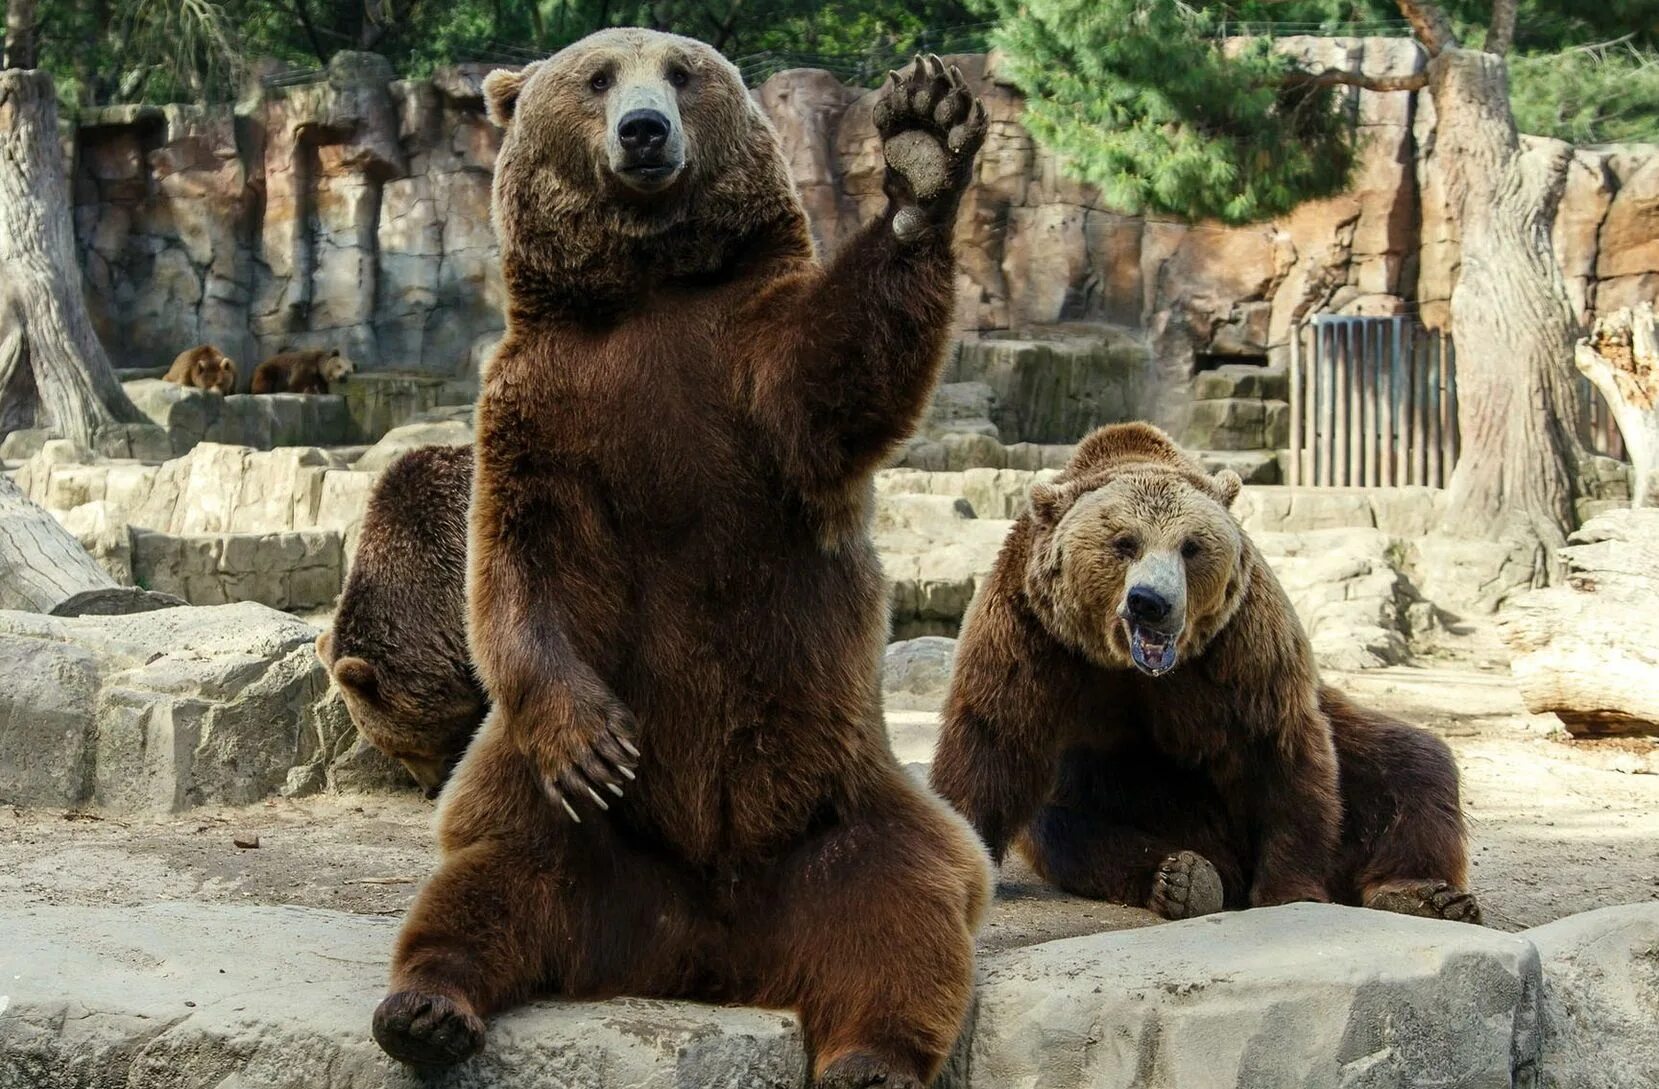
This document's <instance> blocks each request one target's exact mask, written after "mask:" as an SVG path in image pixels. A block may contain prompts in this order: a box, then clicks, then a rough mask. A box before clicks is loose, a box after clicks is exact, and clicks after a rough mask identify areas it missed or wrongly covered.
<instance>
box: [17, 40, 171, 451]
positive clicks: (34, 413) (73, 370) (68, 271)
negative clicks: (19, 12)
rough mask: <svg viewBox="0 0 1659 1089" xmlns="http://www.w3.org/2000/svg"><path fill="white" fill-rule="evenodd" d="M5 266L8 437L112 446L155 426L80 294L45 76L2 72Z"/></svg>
mask: <svg viewBox="0 0 1659 1089" xmlns="http://www.w3.org/2000/svg"><path fill="white" fill-rule="evenodd" d="M0 268H4V270H5V273H4V277H5V278H4V280H3V281H0V395H3V397H4V401H3V403H0V438H3V437H4V436H5V435H6V434H8V433H9V432H11V431H13V430H16V429H18V428H20V427H39V428H50V429H51V430H53V431H55V432H56V433H57V434H58V435H60V436H62V437H63V438H66V439H72V440H74V441H75V442H76V443H78V444H80V445H82V446H85V447H88V448H93V449H96V448H100V447H101V446H102V447H105V448H107V447H110V446H111V445H117V446H118V445H119V444H118V443H113V444H112V442H111V441H110V439H111V435H110V434H106V435H105V438H104V441H103V442H100V440H99V433H100V432H109V433H112V434H113V433H116V432H119V431H120V430H122V428H121V425H124V424H145V423H148V421H147V420H146V418H145V417H144V415H143V414H142V413H140V412H139V410H138V409H137V408H136V407H134V405H133V403H132V402H131V401H130V400H128V399H127V395H126V392H125V391H124V390H122V388H121V383H120V382H118V381H117V380H116V378H115V372H114V371H113V370H112V369H111V368H110V364H109V357H108V356H107V355H106V354H105V353H104V347H103V345H102V344H100V343H99V342H98V337H97V335H96V334H95V333H94V332H93V331H92V319H91V317H90V316H89V315H88V314H87V310H86V299H85V297H84V296H83V295H82V294H81V278H80V265H79V263H78V261H77V260H76V255H75V238H74V234H73V232H72V230H71V228H70V224H69V186H68V182H67V181H66V180H65V178H64V171H63V152H62V149H61V148H60V147H59V144H58V110H57V99H56V96H55V95H54V93H53V89H52V80H51V77H49V76H48V75H47V74H46V73H45V72H40V71H22V70H18V69H7V70H5V71H0ZM116 437H117V438H119V437H120V436H119V435H117V436H116ZM111 452H117V451H114V450H112V451H111Z"/></svg>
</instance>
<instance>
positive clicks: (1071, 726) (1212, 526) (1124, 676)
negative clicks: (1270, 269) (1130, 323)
mask: <svg viewBox="0 0 1659 1089" xmlns="http://www.w3.org/2000/svg"><path fill="white" fill-rule="evenodd" d="M1238 490H1239V478H1238V476H1237V475H1236V474H1234V473H1232V472H1228V471H1223V472H1221V473H1218V474H1217V475H1215V476H1213V477H1212V476H1208V475H1206V474H1205V473H1204V471H1203V470H1202V468H1201V467H1200V466H1199V465H1198V463H1197V462H1196V461H1194V460H1193V459H1192V458H1190V457H1189V456H1187V455H1186V454H1185V453H1183V452H1182V451H1181V450H1180V449H1179V448H1177V447H1176V445H1175V444H1174V443H1173V442H1171V441H1170V439H1169V438H1168V436H1166V435H1165V434H1164V433H1163V432H1161V431H1159V430H1158V429H1156V428H1154V427H1150V426H1148V425H1146V424H1121V425H1117V426H1114V427H1106V428H1102V429H1101V430H1098V431H1096V432H1094V433H1093V434H1092V435H1090V436H1089V437H1088V438H1087V439H1085V440H1084V441H1083V442H1082V443H1081V444H1080V445H1079V446H1078V449H1077V452H1076V454H1075V455H1074V456H1073V458H1072V460H1071V462H1070V464H1069V465H1068V466H1067V467H1066V469H1065V471H1064V472H1063V473H1061V475H1060V476H1059V477H1058V478H1057V479H1056V480H1055V481H1054V482H1053V483H1052V484H1039V485H1036V486H1034V487H1033V488H1032V490H1031V510H1030V511H1029V512H1028V513H1027V514H1025V515H1024V516H1022V517H1021V518H1020V519H1019V520H1018V521H1017V522H1015V523H1014V526H1013V528H1012V529H1011V530H1010V531H1009V534H1008V540H1007V543H1006V544H1005V545H1004V546H1003V549H1002V552H1001V554H1000V555H999V556H998V557H997V563H996V567H995V569H994V571H993V572H992V574H991V577H990V579H989V580H988V582H987V583H986V585H985V588H984V589H983V590H982V591H981V592H980V595H979V597H978V598H977V599H976V601H975V602H974V604H973V606H972V608H971V609H970V611H969V615H968V618H967V620H966V623H965V625H964V627H963V632H962V638H961V642H960V643H959V644H958V648H957V659H956V669H955V673H954V676H953V677H952V681H951V688H950V693H949V696H948V698H947V701H946V708H945V718H944V730H943V733H942V736H941V738H940V743H939V750H938V753H937V755H936V758H935V761H934V764H933V785H934V787H935V788H936V789H937V790H938V791H939V792H940V793H941V794H943V795H944V796H945V797H946V798H947V799H949V800H950V801H951V802H952V803H953V804H954V805H955V806H956V807H957V809H958V810H960V811H961V812H962V813H963V814H964V815H965V816H967V818H968V819H969V820H970V821H972V822H973V824H974V826H975V827H976V828H978V830H979V833H980V835H981V836H982V837H983V838H984V840H985V842H986V844H987V845H988V846H989V847H990V849H991V853H992V854H993V856H995V857H996V858H997V859H998V860H999V861H1000V860H1001V858H1002V856H1003V854H1004V852H1005V851H1006V849H1007V847H1008V845H1009V843H1010V842H1011V841H1013V842H1016V843H1017V846H1018V847H1019V849H1020V851H1021V853H1022V854H1024V855H1025V856H1026V857H1027V859H1028V860H1029V861H1030V862H1031V864H1032V866H1033V867H1034V868H1035V869H1036V870H1037V871H1038V873H1040V874H1041V875H1042V876H1043V877H1044V878H1046V879H1047V880H1049V881H1052V882H1053V883H1054V884H1056V885H1058V886H1060V887H1061V888H1063V889H1066V890H1067V891H1069V892H1073V893H1076V894H1078V895H1081V896H1089V897H1095V898H1099V899H1107V900H1115V901H1118V902H1121V903H1126V904H1144V905H1146V906H1147V907H1149V908H1151V909H1152V910H1153V911H1156V912H1158V913H1159V914H1162V915H1164V916H1166V917H1168V918H1172V919H1179V918H1186V917H1188V916H1192V915H1202V914H1206V913H1208V912H1212V911H1218V910H1220V909H1221V908H1222V907H1224V906H1225V907H1230V908H1239V907H1247V906H1259V905H1264V904H1282V903H1286V902H1288V901H1293V900H1331V899H1335V900H1337V901H1340V902H1342V903H1347V904H1364V905H1367V906H1370V907H1378V908H1386V909H1390V910H1394V911H1402V912H1406V913H1408V914H1415V915H1430V916H1435V917H1443V918H1449V919H1468V920H1471V921H1478V919H1479V911H1478V908H1477V907H1476V904H1475V901H1474V899H1473V897H1471V896H1470V895H1469V893H1468V892H1467V891H1465V888H1464V885H1465V880H1466V877H1465V871H1466V867H1467V860H1466V857H1465V848H1464V830H1463V819H1462V814H1461V810H1460V808H1459V804H1458V777H1457V766H1456V764H1455V763H1453V760H1452V755H1451V752H1450V751H1449V750H1448V749H1447V748H1446V746H1445V744H1444V743H1442V742H1441V741H1440V740H1439V739H1438V738H1435V737H1433V736H1432V735H1430V734H1428V733H1426V732H1424V731H1422V730H1418V729H1416V728H1414V727H1411V726H1407V725H1406V724H1404V723H1402V722H1397V721H1395V720H1393V719H1390V718H1388V717H1386V716H1384V715H1380V714H1377V713H1375V712H1372V711H1368V710H1366V709H1364V708H1361V707H1357V706H1355V705H1354V704H1352V703H1350V702H1349V701H1348V700H1347V699H1346V698H1345V697H1344V696H1343V695H1342V694H1341V693H1339V692H1337V691H1335V690H1334V689H1332V688H1329V687H1325V686H1321V684H1320V683H1319V678H1318V674H1317V672H1316V670H1315V668H1314V664H1313V656H1312V652H1311V650H1310V648H1309V646H1308V639H1307V636H1306V635H1305V634H1304V633H1303V631H1302V626H1301V624H1300V623H1299V622H1298V620H1297V618H1296V614H1295V613H1294V612H1293V611H1292V609H1291V606H1290V602H1289V601H1288V600H1287V599H1286V597H1285V593H1284V591H1283V590H1282V589H1281V588H1280V586H1279V583H1278V581H1277V580H1276V579H1275V578H1274V577H1273V572H1272V571H1271V570H1269V569H1268V566H1267V564H1266V562H1265V561H1264V560H1263V559H1262V557H1261V554H1260V553H1259V552H1258V551H1257V550H1256V548H1255V546H1254V545H1253V544H1252V543H1251V541H1250V538H1249V537H1248V536H1247V535H1246V534H1245V533H1244V531H1243V530H1242V529H1241V528H1240V526H1239V524H1238V522H1237V521H1236V520H1235V519H1234V517H1233V515H1232V513H1231V512H1230V511H1229V509H1228V507H1229V505H1230V504H1231V503H1232V501H1233V499H1234V498H1235V497H1236V496H1237V494H1238Z"/></svg>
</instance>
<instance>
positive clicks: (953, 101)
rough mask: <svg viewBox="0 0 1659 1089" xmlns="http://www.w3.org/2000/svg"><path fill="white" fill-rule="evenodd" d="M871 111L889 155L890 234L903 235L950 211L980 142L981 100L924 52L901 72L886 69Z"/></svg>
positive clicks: (958, 74)
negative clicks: (886, 76) (884, 82)
mask: <svg viewBox="0 0 1659 1089" xmlns="http://www.w3.org/2000/svg"><path fill="white" fill-rule="evenodd" d="M872 116H873V119H874V121H875V125H876V132H877V133H878V134H880V136H881V141H882V143H881V151H882V155H883V157H884V158H885V159H886V160H887V182H886V189H887V196H888V199H889V200H891V201H892V202H893V207H894V209H895V213H894V216H893V233H894V234H896V235H898V237H899V238H900V240H901V241H909V240H911V239H913V238H917V237H920V236H921V235H922V234H924V233H925V232H926V231H927V230H928V229H929V228H930V227H933V226H935V225H937V224H940V223H943V222H947V221H948V220H949V219H950V217H951V216H952V215H954V213H955V211H956V202H957V198H959V197H960V196H961V194H962V190H963V189H965V188H967V185H968V180H969V172H970V168H971V167H972V165H973V157H974V153H975V152H977V151H978V150H979V145H980V144H982V143H984V141H985V128H986V118H985V106H984V104H982V103H981V102H980V101H979V100H978V99H977V98H975V97H974V96H973V92H971V91H969V90H968V86H967V83H966V82H965V81H964V80H963V79H962V73H961V72H960V71H958V70H957V68H956V67H955V66H954V65H952V66H951V67H950V69H949V70H947V69H946V68H945V64H944V62H943V61H941V60H940V59H939V58H938V57H935V56H932V55H929V56H927V57H925V58H924V57H920V56H918V57H917V58H916V62H915V63H914V64H912V65H911V66H910V67H909V68H908V69H907V70H906V71H905V72H904V74H903V75H900V74H899V73H898V72H891V73H889V74H888V80H887V85H886V86H885V87H883V88H882V92H881V97H880V98H878V99H877V100H876V104H875V108H874V111H873V114H872Z"/></svg>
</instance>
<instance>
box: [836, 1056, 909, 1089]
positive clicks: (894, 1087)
mask: <svg viewBox="0 0 1659 1089" xmlns="http://www.w3.org/2000/svg"><path fill="white" fill-rule="evenodd" d="M871 1086H880V1089H924V1087H923V1085H922V1082H921V1080H920V1079H918V1078H914V1077H911V1076H910V1075H908V1074H901V1073H899V1072H898V1071H896V1070H894V1069H893V1066H892V1064H891V1063H888V1062H887V1061H885V1060H883V1059H879V1058H877V1057H876V1056H874V1055H871V1054H869V1053H868V1052H863V1051H860V1052H856V1053H854V1054H852V1055H843V1056H842V1057H841V1058H839V1059H837V1060H835V1061H834V1062H832V1063H830V1064H829V1066H828V1067H826V1068H825V1070H824V1072H823V1073H822V1074H821V1075H819V1077H818V1080H817V1081H815V1082H813V1085H812V1089H869V1087H871Z"/></svg>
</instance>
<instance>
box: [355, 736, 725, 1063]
mask: <svg viewBox="0 0 1659 1089" xmlns="http://www.w3.org/2000/svg"><path fill="white" fill-rule="evenodd" d="M485 731H486V732H485V733H483V734H480V736H479V738H478V739H477V740H476V741H475V742H474V744H473V746H472V748H471V750H469V752H468V755H467V757H466V759H465V760H464V761H463V762H462V765H461V767H460V768H459V769H458V771H457V773H456V777H455V779H454V780H453V781H452V783H451V784H450V786H449V791H448V794H447V795H446V797H445V799H444V802H443V803H442V809H441V811H440V830H439V831H440V837H441V839H442V840H443V845H444V849H445V850H444V858H443V862H442V864H441V865H440V867H439V869H438V872H437V873H436V874H435V875H434V876H433V877H432V879H431V880H430V881H429V882H427V884H426V885H425V887H423V888H422V889H421V891H420V894H419V896H418V897H417V898H416V900H415V904H414V906H413V907H412V908H411V909H410V912H409V916H408V918H407V920H406V921H405V922H404V925H403V930H402V932H401V933H400V934H399V935H398V942H397V947H396V949H395V950H394V952H393V955H392V977H391V987H390V992H389V994H388V995H387V997H386V998H385V999H384V1000H383V1001H382V1002H381V1004H380V1007H379V1008H378V1009H377V1010H376V1011H375V1015H374V1036H375V1039H376V1040H377V1041H379V1043H380V1046H381V1047H383V1048H384V1049H385V1050H386V1052H387V1053H388V1054H390V1055H392V1056H393V1057H394V1058H397V1059H401V1060H402V1061H404V1062H407V1063H412V1064H416V1065H421V1066H448V1065H452V1064H454V1063H458V1062H461V1061H463V1060H465V1059H466V1058H468V1057H469V1056H471V1055H472V1054H474V1053H475V1052H477V1051H478V1050H479V1048H481V1047H482V1046H483V1043H484V1023H483V1018H485V1017H487V1016H489V1015H490V1014H492V1013H495V1012H496V1011H498V1010H501V1009H503V1008H505V1007H507V1006H511V1005H513V1004H515V1003H517V1002H520V1001H523V1000H524V999H526V998H528V997H530V995H531V994H532V993H534V992H536V991H550V992H557V993H560V994H564V995H568V996H570V997H574V998H602V997H608V996H610V995H615V994H623V993H626V994H635V995H645V996H653V997H664V998H671V997H681V996H686V995H690V994H696V995H697V996H698V997H703V998H717V997H720V995H721V993H722V982H723V981H722V980H721V979H717V978H714V976H713V975H712V974H711V973H714V972H715V971H717V970H718V968H719V966H720V965H721V964H722V963H723V958H722V957H720V956H719V955H718V953H719V951H720V945H719V941H720V939H719V934H718V930H717V928H716V926H715V924H714V923H712V922H711V921H709V919H708V916H707V913H706V912H705V911H704V910H702V909H701V907H700V905H701V903H702V901H701V900H700V899H699V898H698V897H697V896H696V895H695V889H696V883H695V880H694V878H693V876H692V875H690V874H688V873H686V872H685V871H684V868H683V867H682V866H680V865H679V864H677V863H675V862H673V861H671V860H669V859H666V858H664V857H662V856H661V855H659V854H656V853H653V852H650V851H647V850H645V849H644V848H642V847H639V846H637V845H636V844H635V843H633V842H632V841H631V840H630V838H629V836H628V833H627V832H626V831H625V829H623V828H622V827H620V825H619V823H618V822H613V821H608V820H607V821H589V822H585V823H583V824H582V825H581V826H580V831H575V830H574V829H575V826H574V825H573V824H572V822H570V821H569V820H568V819H566V817H565V816H564V815H563V813H562V812H559V811H555V810H554V808H553V804H554V803H553V802H552V801H550V800H549V799H548V798H546V797H545V796H544V795H543V794H542V792H541V789H540V787H539V784H538V783H537V781H536V779H535V777H534V774H533V772H532V771H531V769H530V766H529V764H528V762H527V761H526V760H525V759H524V758H523V757H522V756H520V755H519V754H518V753H517V752H516V751H515V750H514V749H513V748H512V746H511V743H510V742H508V741H507V739H506V738H505V736H504V735H503V734H502V733H501V732H499V731H492V729H491V727H490V726H489V725H486V726H485Z"/></svg>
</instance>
